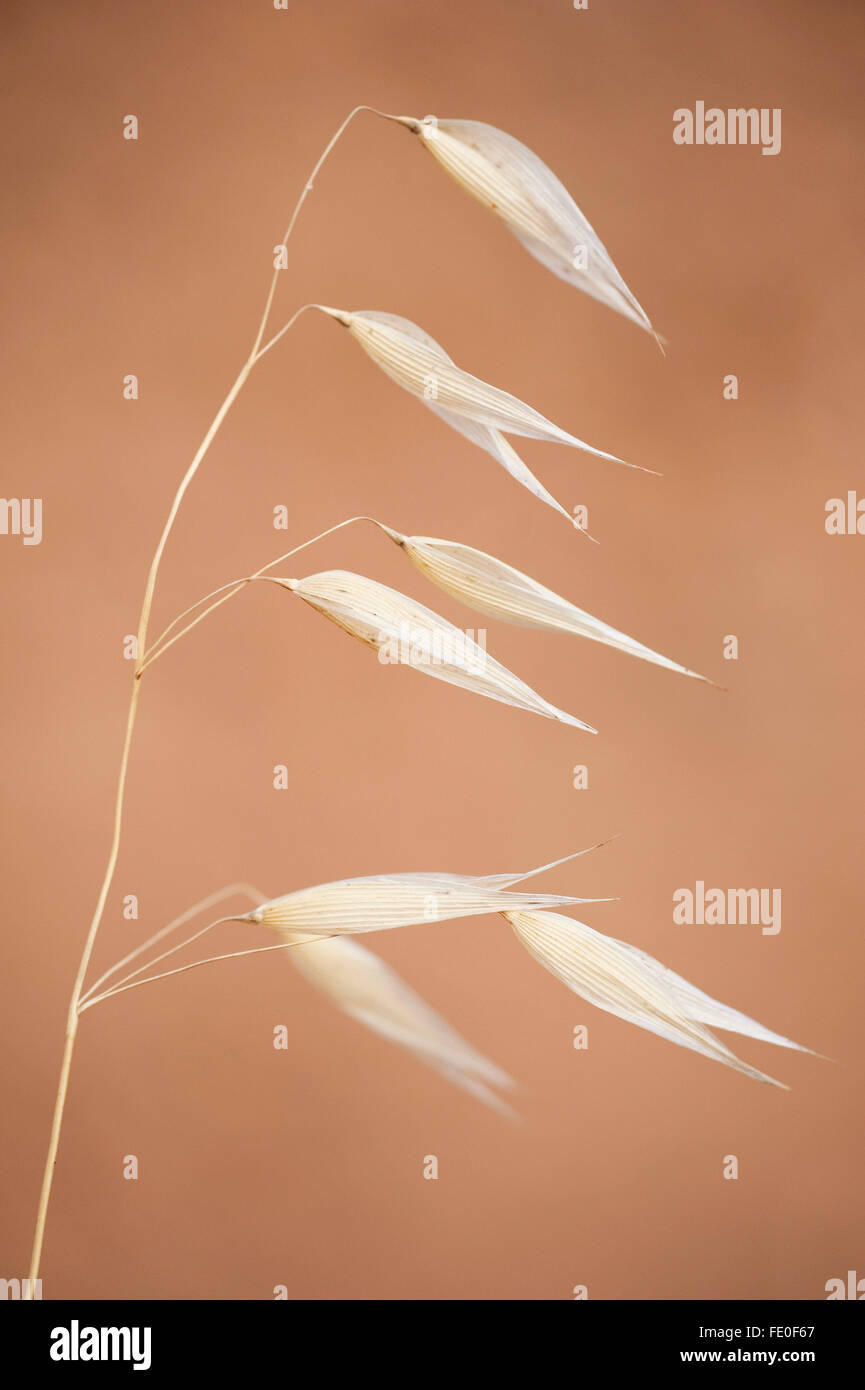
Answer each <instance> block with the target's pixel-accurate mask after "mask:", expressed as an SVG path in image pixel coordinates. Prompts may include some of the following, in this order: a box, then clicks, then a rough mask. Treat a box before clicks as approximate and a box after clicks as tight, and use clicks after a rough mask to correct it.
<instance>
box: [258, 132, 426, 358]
mask: <svg viewBox="0 0 865 1390" xmlns="http://www.w3.org/2000/svg"><path fill="white" fill-rule="evenodd" d="M361 111H370V112H371V113H372V114H373V115H374V116H381V118H382V119H383V120H385V121H398V122H399V124H400V125H407V126H408V127H409V129H410V130H414V129H417V127H418V126H419V124H420V123H419V122H418V121H416V120H413V118H412V117H410V116H390V115H388V114H387V112H386V111H377V110H376V108H375V107H374V106H356V107H355V108H354V110H353V111H349V113H348V115H347V116H346V118H345V120H344V121H343V122H342V124H341V125H340V126H339V127H338V129H337V130H336V131H335V132H334V134H333V135H332V136H331V138H330V140H329V141H328V142H327V144H326V145H325V147H324V150H323V152H322V153H321V154H320V155H319V157H318V159H317V160H316V163H315V167H314V168H313V171H312V173H311V174H310V176H309V178H308V179H307V181H306V183H305V184H304V186H303V192H302V193H301V195H300V197H299V198H298V200H297V202H296V204H295V207H294V211H293V213H292V214H291V217H290V218H289V222H288V226H287V227H286V229H285V234H284V236H283V238H282V243H281V244H282V245H283V246H287V245H288V242H289V239H290V237H291V234H292V232H293V231H294V224H295V222H296V221H297V219H298V217H299V215H300V210H301V208H302V207H303V205H304V203H305V202H306V200H307V197H308V196H309V194H310V193H311V192H312V190H313V187H314V185H315V180H316V178H317V177H318V173H319V170H320V169H321V167H322V165H323V164H324V162H325V160H326V159H327V157H328V155H329V154H330V152H331V150H332V149H333V147H334V145H335V144H336V143H337V141H338V140H339V138H340V136H341V135H342V134H343V132H344V131H345V130H346V129H347V128H348V126H350V125H351V122H352V121H353V120H354V118H355V116H357V115H358V113H359V112H361ZM278 280H279V270H278V269H275V270H274V272H273V277H272V279H271V282H270V289H269V290H268V292H267V300H266V302H265V306H264V316H263V318H262V320H261V323H260V324H259V328H258V333H257V334H256V338H255V342H254V343H253V345H252V351H251V353H250V354H249V356H250V358H251V359H252V358H255V356H256V354H257V353H258V349H259V347H260V346H261V340H262V338H263V337H264V330H265V328H266V326H267V320H268V319H269V317H270V310H271V307H272V305H273V297H274V295H275V294H276V286H277V282H278ZM268 346H270V345H268Z"/></svg>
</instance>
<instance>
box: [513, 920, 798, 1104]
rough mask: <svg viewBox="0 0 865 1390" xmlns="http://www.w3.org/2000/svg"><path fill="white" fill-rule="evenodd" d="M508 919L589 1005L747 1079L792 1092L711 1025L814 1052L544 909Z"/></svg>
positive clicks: (623, 946)
mask: <svg viewBox="0 0 865 1390" xmlns="http://www.w3.org/2000/svg"><path fill="white" fill-rule="evenodd" d="M503 916H504V917H505V919H506V920H507V921H508V922H510V924H511V926H512V927H513V929H514V931H515V933H516V935H517V937H518V939H519V940H520V941H521V942H522V944H523V946H525V948H526V950H527V951H528V952H529V954H530V955H532V956H534V958H535V960H536V961H537V962H538V963H539V964H540V965H543V966H544V967H545V969H547V970H549V971H550V972H551V973H552V974H553V975H555V976H556V977H557V978H558V979H559V980H561V981H562V983H563V984H565V985H567V987H568V989H570V990H573V992H574V993H575V994H579V995H580V997H581V998H583V999H586V1000H588V1002H589V1003H590V1004H594V1005H595V1006H596V1007H597V1008H599V1009H605V1010H606V1011H607V1013H611V1014H615V1015H616V1016H617V1017H618V1018H623V1019H625V1020H626V1021H627V1022H628V1023H635V1024H637V1025H638V1027H640V1028H646V1029H648V1030H649V1031H650V1032H652V1033H657V1034H658V1036H659V1037H662V1038H666V1039H667V1040H668V1041H669V1042H674V1043H678V1044H679V1046H681V1047H688V1048H691V1049H693V1051H695V1052H699V1053H701V1054H702V1055H703V1056H704V1057H711V1058H713V1059H714V1060H715V1061H718V1062H723V1063H724V1065H725V1066H728V1067H732V1068H733V1069H734V1070H735V1071H739V1072H742V1073H743V1074H744V1075H745V1076H750V1077H753V1078H754V1079H755V1080H757V1081H766V1082H769V1083H770V1084H771V1085H773V1086H780V1087H781V1089H782V1090H787V1089H788V1088H787V1087H786V1086H783V1085H782V1083H781V1082H779V1081H775V1080H773V1078H772V1077H771V1076H766V1075H765V1074H764V1073H763V1072H761V1071H757V1070H756V1068H754V1067H751V1066H749V1065H748V1064H747V1063H746V1062H742V1061H741V1060H740V1059H739V1058H738V1057H737V1056H736V1055H735V1054H734V1053H733V1052H731V1051H730V1049H729V1048H728V1047H725V1045H724V1044H723V1043H722V1042H721V1041H720V1039H718V1038H716V1037H715V1035H714V1034H713V1033H711V1032H710V1031H709V1027H707V1026H706V1025H711V1026H712V1027H715V1028H723V1029H726V1030H728V1031H730V1032H734V1033H741V1034H743V1035H745V1036H747V1037H751V1038H758V1039H760V1040H761V1041H762V1042H770V1043H776V1044H777V1045H778V1046H780V1047H791V1048H794V1049H795V1050H796V1051H797V1052H807V1051H809V1049H808V1048H804V1047H800V1046H799V1044H798V1043H794V1042H791V1041H790V1039H789V1038H784V1037H782V1036H781V1035H780V1034H779V1033H772V1032H770V1030H769V1029H768V1028H764V1027H763V1025H762V1024H760V1023H757V1022H756V1020H754V1019H752V1018H748V1017H747V1015H746V1014H742V1013H739V1012H738V1011H737V1010H736V1009H731V1008H728V1007H727V1005H725V1004H722V1003H720V1002H719V1000H717V999H712V998H710V996H709V995H707V994H704V993H703V992H702V990H699V989H697V988H696V986H694V985H691V984H689V983H688V981H687V980H684V979H682V977H681V975H677V974H675V972H674V971H672V970H668V969H667V968H666V967H665V966H663V965H661V963H660V961H657V960H655V959H654V958H653V957H652V956H649V955H647V954H646V953H645V952H644V951H640V950H638V949H637V948H636V947H635V946H630V945H628V943H627V942H625V941H617V940H616V939H615V938H614V937H610V936H604V935H603V934H602V933H601V932H598V931H594V930H593V929H592V928H591V927H588V926H586V925H585V923H583V922H577V921H575V920H574V919H573V918H571V917H565V916H563V915H562V914H561V913H558V912H547V911H543V910H542V911H534V910H529V911H522V910H518V911H515V912H512V911H509V910H508V911H505V912H504V913H503Z"/></svg>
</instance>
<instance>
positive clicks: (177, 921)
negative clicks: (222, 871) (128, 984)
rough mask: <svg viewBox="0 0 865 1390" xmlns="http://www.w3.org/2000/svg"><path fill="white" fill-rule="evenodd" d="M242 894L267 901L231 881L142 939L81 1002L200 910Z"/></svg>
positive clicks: (258, 901) (241, 884)
mask: <svg viewBox="0 0 865 1390" xmlns="http://www.w3.org/2000/svg"><path fill="white" fill-rule="evenodd" d="M240 896H243V897H247V898H249V899H250V901H251V902H254V903H263V902H266V901H267V899H266V898H265V897H264V894H263V893H259V891H258V889H257V888H253V887H252V884H250V883H229V884H228V886H227V887H226V888H220V889H219V890H218V891H217V892H216V893H210V894H209V895H208V896H207V897H206V898H201V899H200V901H199V902H197V903H193V905H192V907H188V908H187V909H186V911H185V912H181V914H180V916H179V917H175V918H174V919H173V920H172V921H171V922H169V923H168V925H167V926H166V927H160V929H159V931H158V932H154V934H153V936H149V937H148V938H147V940H146V941H142V942H141V944H140V945H139V946H136V947H135V949H134V950H133V951H130V952H129V954H128V955H125V956H123V958H122V959H121V960H118V961H116V962H115V964H114V965H112V966H111V968H110V969H109V970H106V971H105V972H104V974H102V975H100V976H99V978H98V979H96V980H94V981H93V983H92V985H90V987H89V988H88V989H86V990H85V991H84V993H83V994H82V996H81V1000H80V1002H81V1003H83V1002H84V1000H85V999H89V997H90V995H91V994H95V992H96V990H97V989H98V988H99V986H100V985H103V984H104V983H105V981H106V980H110V978H111V976H112V975H116V974H117V971H118V970H122V969H123V967H124V965H128V964H129V962H130V961H133V960H136V959H137V958H138V956H140V955H142V954H143V953H144V952H145V951H146V950H148V949H149V948H150V947H151V946H155V945H156V944H157V942H159V941H162V940H164V938H165V937H166V936H168V935H169V934H170V933H171V932H173V931H177V928H178V927H183V926H185V925H186V923H187V922H189V921H191V920H192V918H193V917H197V916H198V914H199V912H206V911H207V909H208V908H209V907H215V906H216V904H217V903H221V902H224V901H225V899H226V898H235V897H240Z"/></svg>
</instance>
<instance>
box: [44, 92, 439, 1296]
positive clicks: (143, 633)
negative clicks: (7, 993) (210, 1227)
mask: <svg viewBox="0 0 865 1390" xmlns="http://www.w3.org/2000/svg"><path fill="white" fill-rule="evenodd" d="M363 109H368V110H370V111H375V108H373V107H369V108H363V107H356V108H355V110H354V111H352V112H351V113H350V114H349V116H348V117H347V118H346V120H345V121H343V123H342V125H341V126H340V127H339V129H338V130H337V132H336V134H335V135H334V136H333V137H332V138H331V140H330V141H329V143H328V145H327V147H326V148H325V151H324V154H323V155H322V156H321V158H320V159H319V160H318V162H317V163H316V166H315V168H314V170H313V172H312V175H311V176H310V178H309V179H308V180H307V182H306V185H305V187H304V189H303V191H302V193H301V195H300V197H299V199H298V201H297V203H296V205H295V208H294V211H293V213H292V215H291V219H290V221H289V224H288V228H287V230H286V233H285V236H284V237H283V244H285V243H286V242H287V241H288V238H289V237H290V236H291V233H292V231H293V229H294V224H295V222H296V221H297V217H298V214H299V213H300V210H301V208H302V207H303V204H304V202H305V201H306V198H307V195H308V194H309V192H310V191H311V188H312V183H313V180H314V178H315V176H316V174H317V173H318V171H319V169H320V168H321V166H322V164H323V163H324V161H325V159H326V158H327V156H328V155H329V154H330V152H331V150H332V149H333V147H334V145H335V144H336V142H337V140H338V139H339V137H340V135H341V134H342V132H343V131H344V130H345V128H346V126H347V125H348V123H349V121H351V120H352V119H353V117H354V116H355V115H356V114H357V112H358V111H360V110H363ZM375 114H377V115H380V116H383V117H385V119H388V120H397V121H399V122H400V123H401V124H403V125H408V126H409V128H410V129H416V128H417V122H416V121H414V122H413V121H412V120H411V119H410V118H408V117H398V116H386V114H385V113H384V112H375ZM278 275H279V271H278V269H275V270H274V274H273V278H272V280H271V284H270V288H269V290H268V293H267V298H266V300H265V304H264V311H263V313H262V316H261V321H260V323H259V327H258V332H257V333H256V336H255V341H254V343H253V346H252V349H251V351H250V353H249V356H248V357H247V359H246V361H245V362H244V364H243V366H242V367H241V369H240V371H239V373H238V375H237V377H236V379H235V381H234V384H233V385H232V386H231V388H230V390H229V392H228V395H227V396H226V397H225V400H224V401H223V402H222V405H221V406H220V407H219V410H218V411H217V413H216V415H215V416H214V419H213V422H212V423H211V425H210V427H209V429H208V431H207V433H206V434H205V436H204V439H203V440H202V441H201V444H200V445H199V447H198V450H197V452H196V454H195V457H194V458H193V460H192V462H191V464H190V465H189V467H188V469H187V470H186V473H185V474H184V476H183V478H182V480H181V482H180V486H179V487H178V489H177V492H176V493H175V496H174V500H173V502H172V504H171V507H170V509H169V513H168V517H167V519H166V522H165V525H164V527H163V529H162V534H161V535H160V537H159V541H158V543H157V546H156V551H155V553H154V556H153V559H152V561H151V564H150V569H149V572H148V575H147V583H146V586H145V590H144V598H143V600H142V604H141V613H140V616H139V620H138V657H139V662H140V660H141V657H142V656H143V654H144V652H145V651H146V647H147V629H148V625H149V622H150V614H151V609H152V607H153V596H154V593H155V591H156V582H157V579H158V576H159V567H160V564H161V561H162V556H163V553H164V551H165V547H166V545H167V543H168V538H169V536H170V535H171V531H172V529H173V526H174V522H175V519H176V517H177V513H178V511H179V510H180V505H181V503H182V501H183V498H184V496H185V495H186V491H187V489H188V488H189V485H190V483H191V482H192V480H193V478H194V477H195V474H196V473H197V472H198V468H199V466H200V464H201V462H202V460H203V458H204V457H205V455H206V453H207V451H208V449H209V448H210V445H211V444H212V443H213V440H214V439H215V437H216V435H217V433H218V431H219V429H220V426H221V425H222V422H223V421H224V419H225V417H226V415H227V414H228V412H229V410H230V409H231V407H232V405H233V404H234V402H235V400H236V399H237V397H238V395H239V394H240V392H241V390H242V389H243V386H244V384H245V382H246V379H247V377H248V376H249V373H250V372H251V371H252V368H253V366H254V365H255V357H256V353H257V352H258V349H259V347H260V346H261V342H262V339H263V337H264V333H265V329H266V327H267V322H268V319H269V317H270V310H271V307H272V304H273V298H274V295H275V293H276V285H277V277H278ZM141 674H142V668H141V666H140V665H138V666H137V669H136V671H135V673H134V679H133V685H132V694H131V696H130V701H129V711H128V714H127V719H126V732H125V735H124V741H123V749H122V753H121V757H120V770H119V774H118V779H117V790H116V794H115V801H114V823H113V827H112V832H111V845H110V849H109V854H108V863H107V865H106V868H105V873H104V875H103V879H102V886H101V888H100V890H99V896H98V898H97V902H96V908H95V911H94V913H93V917H92V919H91V922H90V926H89V928H88V931H87V938H86V940H85V943H84V949H83V951H82V954H81V960H80V962H79V965H78V970H77V972H76V975H75V983H74V985H73V989H72V996H71V999H70V1001H69V1007H68V1010H67V1014H66V1038H65V1043H64V1048H63V1056H62V1060H61V1063H60V1077H59V1080H58V1086H57V1096H56V1099H55V1102H54V1113H53V1116H52V1121H51V1133H50V1136H49V1141H48V1152H47V1154H46V1158H45V1168H44V1171H43V1175H42V1186H41V1189H40V1193H39V1205H38V1207H37V1211H36V1226H35V1230H34V1234H33V1248H32V1253H31V1258H30V1274H29V1283H28V1286H27V1289H28V1291H27V1298H28V1299H33V1298H34V1297H35V1288H36V1281H37V1279H38V1277H39V1266H40V1263H41V1259H42V1244H43V1241H44V1237H45V1222H46V1219H47V1215H48V1204H49V1201H50V1199H51V1188H52V1185H53V1181H54V1168H55V1164H56V1162H57V1150H58V1148H59V1145H60V1132H61V1129H62V1126H63V1112H64V1109H65V1105H66V1095H67V1091H68V1088H69V1073H70V1070H71V1067H72V1055H73V1052H74V1049H75V1038H76V1035H77V1032H78V1019H79V1012H78V1011H79V1005H80V1003H81V992H82V989H83V987H84V981H85V979H86V976H87V971H88V968H89V966H90V959H91V956H92V955H93V947H94V945H95V942H96V937H97V933H98V931H99V927H100V924H101V922H102V916H103V913H104V911H105V904H106V901H107V899H108V893H109V890H110V888H111V884H112V882H113V879H114V872H115V869H116V867H117V858H118V853H119V850H120V835H121V824H122V819H123V802H124V796H125V791H126V780H127V773H128V768H129V753H130V748H131V746H132V735H133V732H134V729H135V718H136V715H137V712H138V697H139V691H140V689H141ZM127 988H132V986H127Z"/></svg>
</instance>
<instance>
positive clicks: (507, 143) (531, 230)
mask: <svg viewBox="0 0 865 1390" xmlns="http://www.w3.org/2000/svg"><path fill="white" fill-rule="evenodd" d="M404 124H407V125H409V126H410V129H412V130H413V131H414V132H415V134H417V135H418V137H419V138H420V140H421V141H422V143H423V145H424V146H425V148H426V149H427V150H428V151H429V153H430V154H431V155H432V156H433V158H434V159H436V160H438V162H439V164H440V165H441V166H442V168H443V169H445V170H447V172H448V173H449V174H450V176H451V177H452V178H453V179H455V180H456V182H457V183H458V184H459V185H460V187H461V188H463V189H465V191H466V192H467V193H469V194H470V195H471V196H472V197H473V198H476V199H477V201H478V202H480V203H482V204H483V205H484V207H486V208H488V209H489V210H490V211H491V212H494V213H495V214H496V216H497V217H500V218H501V219H502V221H503V222H504V224H505V226H506V227H507V228H508V230H509V231H511V232H512V233H513V235H514V236H515V237H516V238H517V240H518V241H520V242H521V243H522V245H523V246H524V247H525V248H526V250H527V251H528V252H529V253H530V254H531V255H532V256H534V257H535V259H536V260H538V261H540V262H541V264H542V265H545V266H546V267H547V269H548V270H551V271H552V272H553V274H554V275H557V276H558V277H559V279H561V280H566V281H567V282H568V283H569V284H571V285H575V286H577V288H578V289H581V290H583V291H584V292H585V293H586V294H589V295H591V296H592V298H593V299H598V300H600V301H601V303H603V304H607V305H608V306H609V307H610V308H611V309H615V310H616V312H617V313H619V314H623V315H624V316H625V318H628V319H631V320H632V322H634V323H636V324H639V326H640V327H641V328H644V329H645V330H646V331H647V332H648V333H651V334H652V335H653V337H655V338H656V340H657V341H658V343H659V344H660V341H661V340H660V339H659V338H658V335H657V334H656V333H655V330H654V328H653V327H652V324H651V322H650V320H649V316H648V314H647V313H646V311H645V309H643V307H642V305H641V304H640V303H639V302H638V301H637V299H636V297H635V296H634V295H633V293H632V292H631V290H630V289H629V288H628V286H627V285H626V284H625V281H624V280H623V279H622V277H621V275H620V274H619V272H618V270H617V269H616V267H615V265H614V264H613V260H612V257H611V256H610V254H609V252H608V251H607V249H606V247H605V246H604V244H603V242H602V241H601V239H600V237H599V236H598V234H597V232H596V231H595V229H594V228H593V227H592V225H591V223H590V222H589V221H588V219H587V218H586V217H584V215H583V213H582V212H581V211H580V209H579V208H578V207H577V205H576V203H575V202H574V200H573V198H572V197H571V195H570V193H569V192H568V190H567V189H566V188H565V186H564V184H562V183H561V181H560V180H559V179H558V178H557V177H556V175H555V174H554V173H553V171H552V170H551V169H549V168H548V167H547V165H546V164H545V163H544V162H543V160H542V159H539V158H538V156H537V155H536V154H535V153H534V152H533V151H532V150H530V149H529V148H528V146H527V145H523V144H522V143H521V142H520V141H519V140H515V139H514V137H513V136H512V135H507V134H506V133H505V132H504V131H503V130H498V129H497V128H496V127H495V126H491V125H486V124H485V123H484V122H483V121H458V120H445V119H441V118H437V117H435V116H428V117H426V119H425V120H422V121H414V122H408V121H405V122H404Z"/></svg>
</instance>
